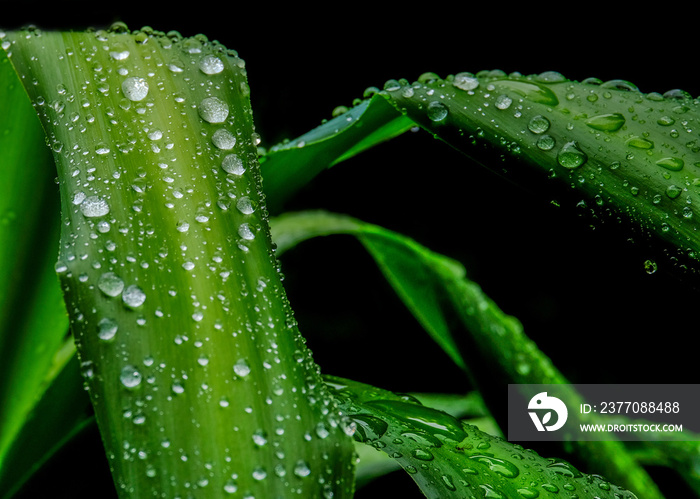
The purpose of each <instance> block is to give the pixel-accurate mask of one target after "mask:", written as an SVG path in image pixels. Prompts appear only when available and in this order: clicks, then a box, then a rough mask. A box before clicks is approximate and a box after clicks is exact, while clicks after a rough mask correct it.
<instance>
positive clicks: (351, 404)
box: [326, 377, 637, 499]
mask: <svg viewBox="0 0 700 499" xmlns="http://www.w3.org/2000/svg"><path fill="white" fill-rule="evenodd" d="M326 382H327V383H328V384H329V385H330V386H331V387H332V388H333V389H334V393H335V395H336V397H338V399H339V400H340V407H341V409H342V410H343V411H344V413H345V414H346V415H347V417H349V418H350V419H351V420H352V421H353V422H354V424H355V433H354V436H355V439H356V440H357V441H359V442H363V443H365V444H367V445H371V446H374V447H375V448H377V449H379V450H381V451H382V452H385V453H386V454H388V455H389V456H391V457H392V458H393V459H395V460H396V461H397V462H398V463H399V464H400V465H401V467H402V468H403V469H404V470H406V471H407V472H408V473H409V474H410V475H411V477H412V478H413V479H414V480H415V482H416V483H417V484H418V486H419V487H420V488H421V490H422V491H423V493H424V494H425V496H426V497H429V498H445V497H467V498H477V497H492V498H497V499H509V498H517V497H522V498H536V497H557V496H558V495H560V493H563V494H566V495H567V496H569V497H573V496H576V497H597V498H600V499H605V498H615V499H621V498H629V499H631V498H635V497H637V496H636V495H635V494H633V493H632V492H630V491H627V490H624V489H621V488H619V487H618V486H616V485H614V484H611V483H610V482H608V481H607V480H606V479H604V478H603V477H601V476H598V475H585V474H583V473H581V472H580V471H578V470H577V469H576V468H574V467H573V466H572V465H571V464H569V463H567V462H566V461H562V460H558V459H545V458H543V457H541V456H539V455H538V454H537V453H535V452H533V451H531V450H525V449H523V448H522V447H521V446H518V445H514V444H511V443H509V442H507V441H505V440H503V439H501V438H498V437H492V436H491V435H488V434H486V433H483V432H482V431H480V430H479V429H478V428H477V427H476V426H473V425H468V424H465V423H462V422H460V421H459V420H457V419H456V418H454V417H453V416H450V415H449V414H447V413H445V412H442V411H438V410H435V409H431V408H429V407H426V406H424V405H422V404H421V403H420V402H418V401H417V400H415V399H413V398H412V397H409V396H405V395H397V394H394V393H391V392H388V391H386V390H381V389H379V388H375V387H372V386H368V385H365V384H363V383H357V382H355V381H350V380H347V379H342V378H335V377H326Z"/></svg>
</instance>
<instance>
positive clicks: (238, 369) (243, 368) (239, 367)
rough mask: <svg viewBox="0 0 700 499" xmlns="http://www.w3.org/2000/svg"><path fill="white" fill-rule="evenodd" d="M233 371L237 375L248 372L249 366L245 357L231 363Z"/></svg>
mask: <svg viewBox="0 0 700 499" xmlns="http://www.w3.org/2000/svg"><path fill="white" fill-rule="evenodd" d="M233 372H235V373H236V374H237V375H238V376H248V375H249V374H250V366H249V365H248V363H247V362H246V361H245V359H240V360H239V361H238V362H236V363H235V364H234V365H233Z"/></svg>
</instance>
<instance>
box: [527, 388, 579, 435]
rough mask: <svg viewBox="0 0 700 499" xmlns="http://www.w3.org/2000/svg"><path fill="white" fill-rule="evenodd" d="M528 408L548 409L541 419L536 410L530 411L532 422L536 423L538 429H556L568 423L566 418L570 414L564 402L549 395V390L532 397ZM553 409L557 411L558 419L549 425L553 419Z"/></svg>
mask: <svg viewBox="0 0 700 499" xmlns="http://www.w3.org/2000/svg"><path fill="white" fill-rule="evenodd" d="M527 408H528V409H540V410H541V409H548V410H547V412H546V413H544V415H543V416H542V419H541V420H540V418H539V416H538V414H537V412H536V411H531V412H530V418H532V422H533V423H535V427H536V428H537V431H555V430H558V429H559V428H561V427H562V426H564V423H566V418H567V417H568V415H569V411H567V410H566V406H565V405H564V402H562V401H561V400H559V399H558V398H556V397H549V396H548V395H547V392H542V393H538V394H537V395H535V396H534V397H532V398H531V399H530V403H529V404H528V406H527ZM552 411H554V412H556V413H557V419H556V422H555V423H554V424H550V425H547V423H549V421H550V420H551V419H552Z"/></svg>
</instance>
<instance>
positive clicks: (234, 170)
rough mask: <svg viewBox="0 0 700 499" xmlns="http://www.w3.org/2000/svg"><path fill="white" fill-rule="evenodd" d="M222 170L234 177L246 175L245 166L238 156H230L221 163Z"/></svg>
mask: <svg viewBox="0 0 700 499" xmlns="http://www.w3.org/2000/svg"><path fill="white" fill-rule="evenodd" d="M221 168H223V169H224V171H225V172H226V173H231V174H233V175H243V174H244V173H245V165H244V164H243V160H242V159H241V158H240V156H238V154H229V155H227V156H226V157H225V158H224V159H223V161H222V162H221Z"/></svg>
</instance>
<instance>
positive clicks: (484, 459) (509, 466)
mask: <svg viewBox="0 0 700 499" xmlns="http://www.w3.org/2000/svg"><path fill="white" fill-rule="evenodd" d="M469 458H470V459H473V460H474V461H477V462H479V463H481V464H485V465H486V466H488V467H489V469H490V470H491V471H493V472H494V473H497V474H499V475H501V476H503V477H506V478H515V477H517V476H518V475H519V474H520V470H519V469H518V467H517V466H516V465H514V464H513V463H511V462H510V461H506V460H505V459H500V458H497V457H492V456H486V455H476V456H469Z"/></svg>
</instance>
